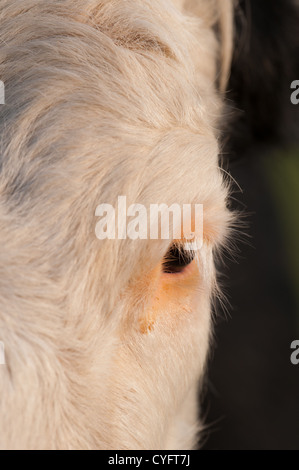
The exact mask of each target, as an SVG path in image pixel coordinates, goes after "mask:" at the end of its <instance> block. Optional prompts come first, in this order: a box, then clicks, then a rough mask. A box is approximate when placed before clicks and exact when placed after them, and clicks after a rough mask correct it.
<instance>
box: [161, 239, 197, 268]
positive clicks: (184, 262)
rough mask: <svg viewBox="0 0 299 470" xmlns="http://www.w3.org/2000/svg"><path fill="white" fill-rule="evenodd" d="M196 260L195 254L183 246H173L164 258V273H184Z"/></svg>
mask: <svg viewBox="0 0 299 470" xmlns="http://www.w3.org/2000/svg"><path fill="white" fill-rule="evenodd" d="M194 259H195V252H194V251H190V250H185V249H184V247H183V245H178V244H173V245H172V246H171V247H170V248H169V250H168V252H167V254H166V255H165V257H164V261H163V264H162V269H163V273H165V274H178V273H182V272H183V271H184V270H185V268H186V267H187V266H189V264H191V263H192V261H193V260H194Z"/></svg>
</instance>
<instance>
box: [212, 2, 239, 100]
mask: <svg viewBox="0 0 299 470" xmlns="http://www.w3.org/2000/svg"><path fill="white" fill-rule="evenodd" d="M235 3H236V2H235V0H217V4H216V8H217V13H218V22H217V33H218V36H219V43H220V53H219V55H220V56H219V90H220V92H221V93H224V92H225V91H226V89H227V85H228V82H229V77H230V73H231V65H232V57H233V49H234V10H235Z"/></svg>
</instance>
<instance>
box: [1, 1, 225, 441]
mask: <svg viewBox="0 0 299 470" xmlns="http://www.w3.org/2000/svg"><path fill="white" fill-rule="evenodd" d="M222 1H223V0H219V1H211V0H198V1H195V0H194V2H190V1H189V2H186V5H185V2H183V1H182V0H181V1H173V2H172V1H170V0H127V1H123V0H113V1H112V0H102V1H100V0H90V1H88V0H65V1H58V0H49V1H47V2H45V1H44V0H22V1H20V0H0V38H1V49H0V79H1V80H2V81H3V82H4V83H5V86H6V105H5V106H2V107H1V106H0V118H1V121H0V122H1V136H0V143H1V147H0V148H1V155H0V163H1V173H0V224H1V231H0V246H1V251H0V279H1V280H0V340H1V341H3V342H4V344H5V351H6V365H5V366H0V397H1V401H0V447H1V448H5V449H20V448H25V449H158V448H159V449H170V448H172V449H182V448H192V447H194V446H195V445H196V442H197V432H198V430H199V429H200V424H199V423H198V410H197V395H198V387H199V386H198V384H199V380H200V378H201V377H202V376H203V373H204V369H205V363H206V356H207V351H208V346H209V338H210V329H211V311H210V310H211V309H210V304H211V297H212V295H213V292H214V289H215V273H214V262H213V253H214V250H215V248H216V247H217V246H218V245H219V244H221V243H222V242H223V241H224V240H225V237H226V227H227V223H228V221H229V215H228V212H227V210H226V197H227V188H226V187H225V185H224V184H223V181H222V176H221V172H220V170H219V168H218V152H219V149H218V142H217V141H218V134H217V127H218V124H219V119H220V116H221V110H222V99H221V96H220V93H219V90H218V85H217V84H218V83H219V79H220V81H221V86H222V88H223V86H224V85H223V84H224V82H225V80H226V78H225V77H227V73H228V63H229V57H228V56H229V54H230V46H229V44H230V38H228V36H229V28H230V25H231V19H230V18H228V19H227V22H228V23H227V27H225V26H223V24H224V23H223V22H225V19H224V18H223V15H221V18H220V17H219V16H220V14H219V11H221V9H220V8H218V6H219V5H220V3H221V2H222ZM228 3H230V2H228ZM224 16H225V15H224ZM219 21H222V28H224V30H225V37H226V39H225V38H224V39H223V41H228V45H227V46H225V47H224V45H223V43H222V42H221V38H220V39H219V38H217V37H216V34H215V32H214V26H216V24H217V23H218V22H219ZM219 41H220V42H219ZM220 43H221V44H220ZM223 48H224V49H223ZM223 50H224V54H225V60H224V59H223V58H222V61H223V60H224V62H225V65H224V71H223V74H224V75H223V77H224V78H221V76H220V75H221V66H220V65H219V61H220V59H221V57H222V55H223ZM119 195H126V196H127V198H128V203H133V202H139V203H142V204H144V205H145V206H149V204H151V203H161V202H163V203H166V204H169V205H170V204H172V203H173V202H176V203H179V204H183V203H195V202H198V203H203V204H204V210H205V220H206V231H207V234H206V242H205V246H204V248H203V249H202V250H201V252H200V255H199V263H200V279H199V282H198V284H197V286H196V288H194V287H190V286H189V287H190V289H189V287H188V288H187V287H186V290H184V288H182V289H181V290H180V289H178V292H177V294H175V295H177V296H178V297H176V298H175V299H172V298H171V297H169V298H168V297H166V302H164V303H163V307H160V304H159V300H157V299H156V298H155V296H156V292H157V289H158V283H159V282H160V281H159V279H158V278H159V273H158V274H155V273H156V272H158V271H156V270H157V269H158V268H157V266H159V264H160V263H161V260H162V259H163V256H164V255H165V253H166V252H167V249H168V245H169V243H168V242H167V241H165V240H164V241H163V240H156V241H155V240H148V241H142V240H141V241H130V240H118V241H108V240H107V241H101V242H100V241H99V240H97V238H96V237H95V233H94V228H95V224H96V222H97V220H96V218H95V216H94V214H95V208H96V207H97V205H98V204H100V203H111V204H113V205H114V206H115V205H116V201H117V197H118V196H119ZM149 273H152V274H149ZM188 289H189V290H188ZM184 296H186V297H188V302H189V300H190V299H191V300H190V302H191V303H192V305H193V308H192V309H190V308H186V307H184V302H185V299H184ZM154 302H158V304H154ZM190 302H189V304H190ZM189 304H188V305H189ZM153 309H155V311H157V312H158V315H157V316H156V317H155V321H154V326H153V328H152V330H149V331H147V332H142V331H141V330H140V327H139V325H140V321H142V319H146V318H148V317H150V316H151V315H152V310H153Z"/></svg>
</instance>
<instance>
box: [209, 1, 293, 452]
mask: <svg viewBox="0 0 299 470" xmlns="http://www.w3.org/2000/svg"><path fill="white" fill-rule="evenodd" d="M295 3H296V2H292V1H286V0H285V1H284V2H282V1H280V0H276V1H275V2H273V1H269V0H251V1H248V0H247V1H244V2H241V9H240V15H239V17H238V18H237V19H236V31H237V34H238V44H239V47H238V48H237V49H238V50H237V52H236V55H235V57H234V65H233V71H232V78H231V83H230V89H229V95H228V99H229V100H230V104H231V105H232V107H234V108H235V110H238V111H235V112H236V116H235V117H234V120H233V126H232V127H233V128H234V131H233V132H231V134H233V136H232V137H231V138H230V141H229V142H227V144H226V147H225V152H224V153H225V156H226V163H225V166H226V168H227V169H228V170H229V172H230V174H231V175H232V176H233V178H234V179H235V180H236V181H237V183H238V185H237V184H236V185H234V187H233V194H232V200H231V205H232V207H233V208H234V209H237V210H239V211H241V212H242V213H243V214H245V220H246V223H247V227H246V228H245V229H243V231H245V232H246V233H247V234H248V236H243V237H241V238H242V239H243V241H242V242H238V252H237V253H236V254H235V256H234V258H235V260H232V259H228V260H226V261H225V267H224V269H223V267H221V272H223V271H224V275H223V276H222V278H221V283H222V285H223V286H224V291H225V293H226V296H227V298H228V304H227V307H228V312H229V313H228V314H225V312H223V309H222V308H221V306H219V307H218V308H217V311H218V315H217V321H216V328H215V329H216V334H215V336H216V342H215V345H214V350H213V353H212V356H211V360H210V366H209V374H208V382H207V384H206V394H205V395H206V398H205V404H204V410H205V414H206V423H207V430H206V435H205V437H206V444H205V447H204V448H205V449H213V450H215V449H233V450H245V449H257V450H261V449H266V450H278V449H284V450H287V449H289V450H299V365H298V366H295V365H292V363H291V361H290V356H291V353H292V350H291V349H290V345H291V343H292V342H293V341H294V340H299V117H298V115H299V105H297V106H295V105H293V104H291V101H290V96H291V93H292V90H291V88H290V87H291V82H292V81H293V80H299V39H298V30H299V16H298V14H297V11H296V10H295V9H294V4H295ZM248 18H249V19H250V21H249V19H248ZM239 186H240V188H239ZM241 231H242V230H241ZM238 238H239V237H238Z"/></svg>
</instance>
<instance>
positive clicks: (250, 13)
mask: <svg viewBox="0 0 299 470" xmlns="http://www.w3.org/2000/svg"><path fill="white" fill-rule="evenodd" d="M234 22H235V25H234V30H235V39H234V42H235V45H234V54H233V61H232V69H231V77H230V81H229V84H228V97H229V99H230V100H232V102H233V105H234V108H237V109H239V110H240V112H239V113H238V116H237V119H236V126H234V127H235V128H236V129H237V134H236V135H235V136H234V149H235V150H237V151H238V150H242V149H244V147H247V146H248V145H249V144H251V143H252V142H257V141H270V142H271V143H273V142H274V141H275V140H277V139H280V140H281V139H283V140H285V139H286V138H288V139H289V140H290V138H291V139H293V138H294V133H293V135H292V136H291V135H290V131H289V129H290V127H292V125H291V123H292V122H294V121H296V120H297V126H298V117H296V116H298V111H299V106H297V108H296V106H294V105H292V104H291V100H290V96H291V93H292V90H291V83H292V82H293V81H294V80H296V79H299V35H298V25H299V2H298V1H297V0H275V1H273V0H262V1H261V0H239V4H238V7H237V8H236V11H235V17H234Z"/></svg>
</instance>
